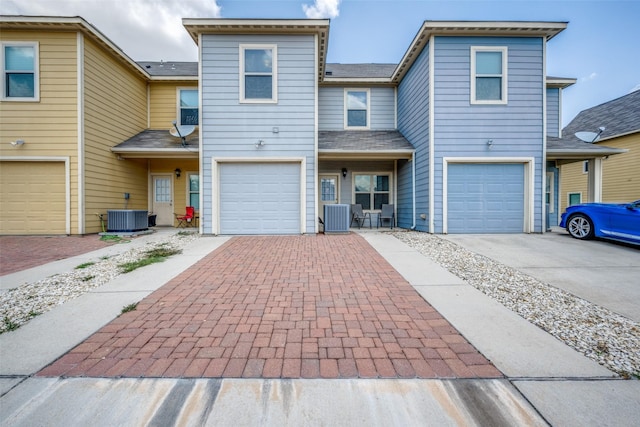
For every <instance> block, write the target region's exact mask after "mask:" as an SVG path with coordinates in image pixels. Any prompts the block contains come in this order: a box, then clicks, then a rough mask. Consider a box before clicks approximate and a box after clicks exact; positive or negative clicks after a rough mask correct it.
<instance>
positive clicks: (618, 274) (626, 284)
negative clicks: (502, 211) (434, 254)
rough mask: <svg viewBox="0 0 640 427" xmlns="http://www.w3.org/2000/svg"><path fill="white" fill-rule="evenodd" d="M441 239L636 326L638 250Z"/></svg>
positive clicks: (527, 238) (525, 238) (538, 240)
mask: <svg viewBox="0 0 640 427" xmlns="http://www.w3.org/2000/svg"><path fill="white" fill-rule="evenodd" d="M442 237H443V238H445V239H447V240H450V241H452V242H454V243H457V244H459V245H461V246H463V247H464V248H466V249H468V250H470V251H473V252H476V253H479V254H481V255H484V256H486V257H489V258H491V259H493V260H495V261H498V262H500V263H502V264H505V265H508V266H509V267H513V268H515V269H517V270H519V271H521V272H523V273H526V274H528V275H530V276H532V277H534V278H536V279H538V280H541V281H543V282H545V283H548V284H550V285H552V286H555V287H557V288H560V289H563V290H566V291H567V292H571V293H572V294H574V295H576V296H578V297H580V298H583V299H586V300H587V301H590V302H592V303H594V304H598V305H600V306H602V307H605V308H608V309H609V310H612V311H614V312H616V313H618V314H621V315H623V316H625V317H628V318H630V319H632V320H635V321H637V322H640V304H638V301H640V279H639V278H640V248H634V247H629V246H625V245H621V244H617V243H613V242H607V241H598V240H590V241H582V240H577V239H574V238H572V237H571V236H569V234H567V233H566V232H564V231H562V232H551V233H545V234H531V235H527V234H502V235H501V234H491V235H477V234H476V235H470V234H450V235H446V236H442Z"/></svg>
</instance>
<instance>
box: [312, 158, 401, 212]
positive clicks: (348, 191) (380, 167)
mask: <svg viewBox="0 0 640 427" xmlns="http://www.w3.org/2000/svg"><path fill="white" fill-rule="evenodd" d="M342 168H346V169H347V176H346V177H345V178H343V177H342ZM318 169H319V171H320V172H319V173H320V174H325V173H335V174H338V175H339V176H340V199H339V203H346V204H351V203H353V188H354V186H353V174H354V173H358V172H364V173H367V172H388V173H390V174H391V175H393V170H394V161H393V160H371V161H355V160H321V161H320V162H319V163H318Z"/></svg>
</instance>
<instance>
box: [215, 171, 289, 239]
mask: <svg viewBox="0 0 640 427" xmlns="http://www.w3.org/2000/svg"><path fill="white" fill-rule="evenodd" d="M220 233H221V234H297V233H300V164H299V163H222V164H220Z"/></svg>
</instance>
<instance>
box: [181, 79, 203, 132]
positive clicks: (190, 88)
mask: <svg viewBox="0 0 640 427" xmlns="http://www.w3.org/2000/svg"><path fill="white" fill-rule="evenodd" d="M183 90H195V91H196V92H197V91H198V87H197V86H180V87H177V88H176V123H177V124H179V125H180V124H181V123H180V122H181V118H182V114H180V113H181V110H182V107H181V106H180V92H181V91H183ZM199 100H200V97H199V96H198V101H199ZM199 125H200V105H199V104H198V124H197V125H196V127H197V126H199Z"/></svg>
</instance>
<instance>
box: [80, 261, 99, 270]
mask: <svg viewBox="0 0 640 427" xmlns="http://www.w3.org/2000/svg"><path fill="white" fill-rule="evenodd" d="M94 264H95V262H93V261H89V262H83V263H82V264H80V265H78V266H77V267H76V270H82V269H83V268H87V267H91V266H92V265H94Z"/></svg>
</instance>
